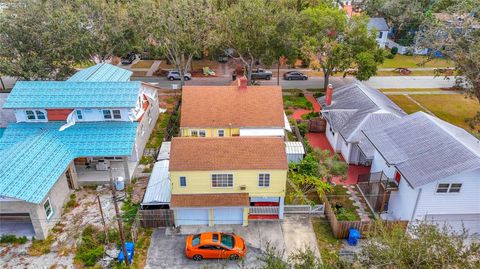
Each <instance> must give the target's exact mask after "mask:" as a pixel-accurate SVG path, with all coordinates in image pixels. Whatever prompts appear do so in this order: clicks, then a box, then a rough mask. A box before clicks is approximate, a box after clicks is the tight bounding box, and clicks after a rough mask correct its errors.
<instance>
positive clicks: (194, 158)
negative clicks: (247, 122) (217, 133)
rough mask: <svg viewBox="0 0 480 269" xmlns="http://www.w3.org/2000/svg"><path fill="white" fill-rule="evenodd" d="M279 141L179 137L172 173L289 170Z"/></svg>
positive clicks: (174, 144) (175, 141)
mask: <svg viewBox="0 0 480 269" xmlns="http://www.w3.org/2000/svg"><path fill="white" fill-rule="evenodd" d="M287 163H288V162H287V156H286V153H285V143H284V141H283V139H282V138H279V137H222V138H220V137H217V138H204V137H195V138H191V137H175V138H173V139H172V145H171V152H170V171H209V170H249V169H287V168H288V165H287Z"/></svg>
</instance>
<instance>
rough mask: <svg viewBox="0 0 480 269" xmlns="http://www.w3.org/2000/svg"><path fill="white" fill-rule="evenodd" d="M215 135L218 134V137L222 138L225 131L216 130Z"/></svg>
mask: <svg viewBox="0 0 480 269" xmlns="http://www.w3.org/2000/svg"><path fill="white" fill-rule="evenodd" d="M217 134H218V137H224V136H225V130H218V131H217Z"/></svg>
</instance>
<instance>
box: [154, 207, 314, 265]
mask: <svg viewBox="0 0 480 269" xmlns="http://www.w3.org/2000/svg"><path fill="white" fill-rule="evenodd" d="M209 231H219V232H234V233H235V234H237V235H240V236H242V237H243V238H244V239H245V242H246V243H247V248H248V253H247V255H246V257H245V258H244V259H243V260H239V261H230V260H216V259H215V260H203V261H200V262H197V261H193V260H190V259H187V258H186V257H185V237H186V236H187V235H188V234H195V233H201V232H209ZM268 245H270V246H273V247H275V248H276V250H277V251H278V252H279V253H283V256H284V258H285V259H286V258H287V257H288V255H290V254H291V253H292V252H294V251H295V250H296V249H299V248H305V247H309V248H311V249H313V250H314V251H315V253H317V255H318V256H320V254H319V250H318V246H317V242H316V238H315V233H314V231H313V227H312V224H311V222H310V219H309V216H308V215H287V216H286V217H285V219H284V220H283V221H250V223H249V225H248V226H247V227H243V226H240V225H216V226H215V227H208V226H184V227H181V228H180V231H177V232H174V231H173V230H171V229H157V230H155V232H154V233H153V235H152V240H151V243H150V248H149V249H148V257H147V264H146V267H145V268H186V269H189V268H192V269H193V268H245V266H246V267H247V268H256V267H259V266H260V265H261V261H260V260H259V258H260V257H261V256H262V255H263V253H264V251H265V249H266V247H267V246H268Z"/></svg>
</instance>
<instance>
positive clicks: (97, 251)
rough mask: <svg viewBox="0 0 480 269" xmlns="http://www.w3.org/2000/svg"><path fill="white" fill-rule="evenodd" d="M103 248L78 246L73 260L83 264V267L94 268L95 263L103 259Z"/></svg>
mask: <svg viewBox="0 0 480 269" xmlns="http://www.w3.org/2000/svg"><path fill="white" fill-rule="evenodd" d="M104 251H105V248H104V247H103V246H96V247H93V248H91V247H89V246H87V245H80V247H78V249H77V254H76V255H75V259H77V260H80V261H82V262H83V264H84V265H85V266H94V265H95V263H97V261H98V260H99V259H100V258H102V257H103V252H104Z"/></svg>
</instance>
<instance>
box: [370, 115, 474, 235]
mask: <svg viewBox="0 0 480 269" xmlns="http://www.w3.org/2000/svg"><path fill="white" fill-rule="evenodd" d="M364 133H365V135H366V136H367V138H368V139H369V141H370V142H371V143H372V144H373V146H374V147H375V157H374V160H373V164H372V168H371V172H372V174H374V173H377V172H381V173H382V174H383V175H384V178H385V179H386V180H387V181H389V182H390V183H394V184H398V188H395V189H393V190H392V191H391V192H390V196H389V199H388V201H386V202H387V203H388V204H387V206H386V207H385V214H382V217H383V218H386V219H399V220H407V221H410V222H412V223H415V221H432V222H434V223H438V224H440V225H442V226H443V224H447V225H449V226H451V227H452V228H453V229H455V230H457V231H458V230H461V229H462V224H463V225H464V227H465V228H467V229H468V230H469V231H470V233H480V141H479V140H478V139H476V138H475V137H473V136H472V135H470V134H469V133H467V132H466V131H465V130H463V129H461V128H458V127H456V126H453V125H451V124H449V123H447V122H444V121H442V120H440V119H438V118H435V117H433V116H430V115H428V114H425V113H423V112H417V113H414V114H411V115H409V116H406V117H404V118H402V119H400V120H397V121H395V122H392V123H390V124H387V125H385V127H383V128H376V129H370V130H366V131H364Z"/></svg>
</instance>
